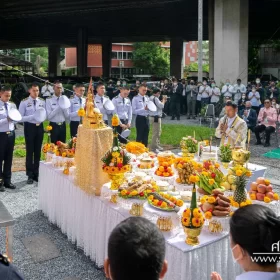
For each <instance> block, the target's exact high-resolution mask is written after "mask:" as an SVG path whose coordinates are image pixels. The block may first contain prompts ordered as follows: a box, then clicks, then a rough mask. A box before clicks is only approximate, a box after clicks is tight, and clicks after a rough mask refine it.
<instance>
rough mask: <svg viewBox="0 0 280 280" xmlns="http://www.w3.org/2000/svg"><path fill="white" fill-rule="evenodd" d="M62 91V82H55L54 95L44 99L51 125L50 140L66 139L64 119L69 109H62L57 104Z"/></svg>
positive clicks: (67, 115) (62, 140)
mask: <svg viewBox="0 0 280 280" xmlns="http://www.w3.org/2000/svg"><path fill="white" fill-rule="evenodd" d="M62 91H63V87H62V84H61V83H60V82H55V84H54V95H53V96H52V97H49V98H47V99H46V111H47V118H48V120H49V121H50V125H51V126H52V130H51V142H52V143H56V142H57V141H61V142H64V143H65V141H66V124H65V121H67V120H68V118H69V109H62V108H60V106H59V103H58V101H59V98H60V97H61V94H62Z"/></svg>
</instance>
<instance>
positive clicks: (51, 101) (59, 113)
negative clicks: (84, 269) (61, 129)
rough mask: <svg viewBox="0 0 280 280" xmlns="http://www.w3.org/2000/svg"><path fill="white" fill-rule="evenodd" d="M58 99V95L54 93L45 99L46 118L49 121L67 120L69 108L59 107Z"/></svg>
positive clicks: (59, 121)
mask: <svg viewBox="0 0 280 280" xmlns="http://www.w3.org/2000/svg"><path fill="white" fill-rule="evenodd" d="M58 100H59V97H57V96H56V95H53V96H52V97H49V98H47V99H46V111H47V118H48V120H49V121H50V122H55V123H62V122H65V121H68V118H69V109H61V108H60V106H59V104H58Z"/></svg>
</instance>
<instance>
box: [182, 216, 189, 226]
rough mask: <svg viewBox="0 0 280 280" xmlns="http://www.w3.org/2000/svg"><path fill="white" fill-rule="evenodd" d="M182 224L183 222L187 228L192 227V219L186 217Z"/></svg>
mask: <svg viewBox="0 0 280 280" xmlns="http://www.w3.org/2000/svg"><path fill="white" fill-rule="evenodd" d="M181 222H182V225H183V226H185V227H188V226H190V218H184V217H182V220H181Z"/></svg>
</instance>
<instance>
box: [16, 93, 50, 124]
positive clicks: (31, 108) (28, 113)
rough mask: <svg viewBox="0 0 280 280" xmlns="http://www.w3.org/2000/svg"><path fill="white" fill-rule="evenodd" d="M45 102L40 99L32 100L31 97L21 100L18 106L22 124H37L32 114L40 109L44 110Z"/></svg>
mask: <svg viewBox="0 0 280 280" xmlns="http://www.w3.org/2000/svg"><path fill="white" fill-rule="evenodd" d="M45 107H46V106H45V100H44V99H42V98H36V99H33V98H32V97H31V96H29V97H27V98H25V99H23V100H22V101H21V102H20V104H19V109H18V110H19V112H20V114H21V116H22V120H21V121H22V122H29V123H34V124H38V122H37V121H36V120H35V119H34V113H35V112H36V110H38V109H40V108H44V109H45Z"/></svg>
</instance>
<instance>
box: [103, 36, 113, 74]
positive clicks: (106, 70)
mask: <svg viewBox="0 0 280 280" xmlns="http://www.w3.org/2000/svg"><path fill="white" fill-rule="evenodd" d="M111 57H112V41H111V40H104V41H103V42H102V76H103V78H104V77H105V78H109V77H110V76H111V64H112V63H111V62H112V60H111Z"/></svg>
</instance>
